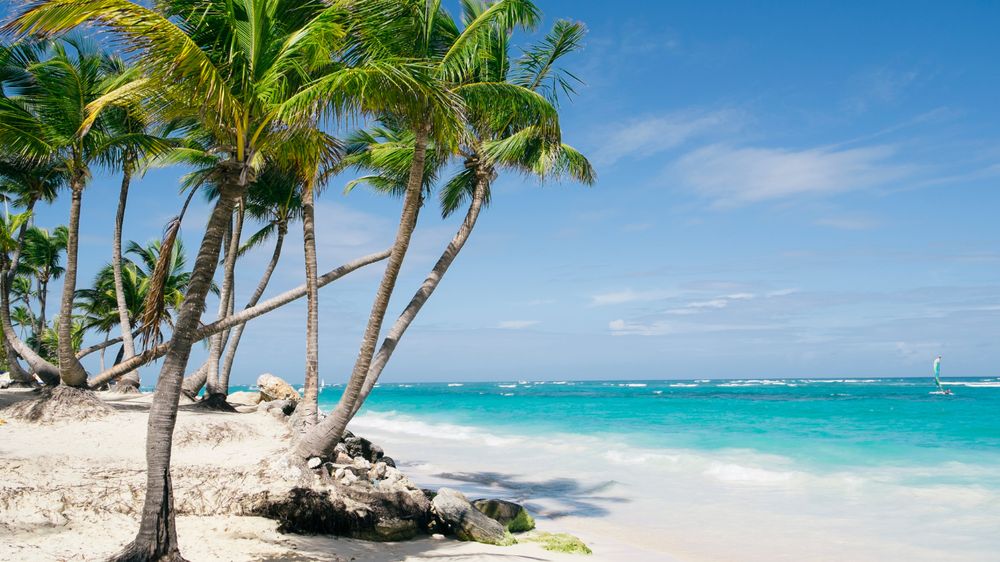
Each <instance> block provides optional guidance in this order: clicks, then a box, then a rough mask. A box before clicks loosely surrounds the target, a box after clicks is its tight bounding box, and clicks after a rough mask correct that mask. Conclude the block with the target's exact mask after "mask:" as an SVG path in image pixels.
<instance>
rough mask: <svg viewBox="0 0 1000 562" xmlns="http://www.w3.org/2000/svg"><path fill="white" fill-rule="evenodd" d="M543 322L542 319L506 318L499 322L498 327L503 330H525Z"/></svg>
mask: <svg viewBox="0 0 1000 562" xmlns="http://www.w3.org/2000/svg"><path fill="white" fill-rule="evenodd" d="M541 323H542V321H541V320H504V321H503V322H500V323H499V324H497V328H499V329H501V330H524V329H526V328H531V327H532V326H537V325H539V324H541Z"/></svg>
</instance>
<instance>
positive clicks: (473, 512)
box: [431, 488, 514, 546]
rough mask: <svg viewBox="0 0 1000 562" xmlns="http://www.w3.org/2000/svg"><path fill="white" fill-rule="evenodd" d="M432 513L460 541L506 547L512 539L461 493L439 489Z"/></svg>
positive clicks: (499, 525)
mask: <svg viewBox="0 0 1000 562" xmlns="http://www.w3.org/2000/svg"><path fill="white" fill-rule="evenodd" d="M431 505H433V506H434V512H435V513H436V514H437V516H438V517H439V518H441V520H442V521H443V522H445V523H447V524H448V526H449V527H450V528H451V530H452V531H453V532H454V533H455V536H457V537H458V538H459V539H460V540H463V541H476V542H481V543H486V544H495V545H500V546H508V545H511V544H514V540H513V537H511V536H510V534H509V533H508V532H507V530H506V529H504V527H503V525H501V524H500V523H497V522H496V521H494V520H492V519H490V518H489V517H487V516H486V515H484V514H483V512H481V511H479V510H478V509H476V508H475V507H473V506H472V504H471V503H469V500H467V499H466V498H465V496H464V495H463V494H462V492H459V491H457V490H452V489H451V488H441V489H440V490H438V492H437V495H435V496H434V500H433V501H432V502H431Z"/></svg>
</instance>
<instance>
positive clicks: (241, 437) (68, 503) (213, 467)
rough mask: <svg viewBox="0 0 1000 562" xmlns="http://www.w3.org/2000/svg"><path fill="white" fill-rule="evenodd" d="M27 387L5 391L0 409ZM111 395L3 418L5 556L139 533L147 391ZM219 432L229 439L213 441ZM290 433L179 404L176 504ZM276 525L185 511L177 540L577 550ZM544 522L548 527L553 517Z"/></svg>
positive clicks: (390, 556) (377, 551) (429, 552)
mask: <svg viewBox="0 0 1000 562" xmlns="http://www.w3.org/2000/svg"><path fill="white" fill-rule="evenodd" d="M29 395H30V394H29V393H28V391H12V390H7V391H3V392H2V393H0V407H6V406H8V405H10V404H12V403H15V402H17V401H19V400H22V399H24V398H26V397H28V396H29ZM105 398H106V399H108V400H109V403H111V404H112V405H113V406H114V408H115V410H116V412H115V413H114V414H113V415H111V416H109V417H107V418H104V419H101V420H94V421H86V422H65V423H56V424H49V425H37V424H27V423H23V422H19V421H15V420H7V421H6V423H5V424H3V425H0V472H2V473H3V474H5V477H4V479H3V481H2V482H0V536H2V539H0V560H3V561H10V562H15V561H17V562H22V561H40V562H41V561H53V560H60V561H61V560H102V559H104V558H106V557H107V556H109V555H110V554H113V553H114V552H116V551H117V550H119V549H120V548H121V547H122V546H123V545H124V544H126V543H127V542H128V541H129V540H131V538H132V537H133V536H134V534H135V530H136V528H137V525H138V516H137V510H138V509H140V508H141V503H142V494H143V486H144V482H145V477H144V476H145V475H144V470H145V458H144V451H145V446H144V442H145V434H146V410H147V408H148V405H149V402H150V400H151V396H150V395H141V396H129V397H116V396H113V395H108V396H105ZM3 417H4V416H3V415H2V414H0V418H3ZM220 430H221V431H220ZM216 432H218V434H220V435H225V437H224V438H221V439H213V438H212V437H211V436H210V435H211V434H213V433H216ZM289 437H290V436H289V433H288V429H287V425H286V424H284V423H282V422H280V421H278V420H276V419H274V418H273V417H272V416H270V415H268V414H265V413H256V412H253V413H243V414H224V413H210V412H201V411H196V410H192V409H191V408H190V407H185V406H182V407H181V411H180V415H179V417H178V423H177V429H176V432H175V436H174V465H173V475H174V490H175V495H176V497H177V503H178V509H179V511H180V512H181V513H182V514H183V513H184V512H185V511H187V510H189V509H193V508H196V507H197V506H198V504H199V503H201V504H203V505H204V504H212V503H213V502H223V501H226V500H227V498H220V497H213V496H212V490H213V489H215V490H217V488H214V487H213V485H212V482H213V480H218V479H226V478H232V477H233V474H238V473H240V472H239V471H240V470H241V469H248V468H252V467H254V466H255V465H257V464H258V463H259V462H260V461H261V460H262V459H265V458H267V457H271V456H276V455H280V454H281V452H282V451H283V449H284V447H286V445H287V443H288V439H289ZM230 487H231V486H230ZM276 528H277V523H276V522H275V521H272V520H268V519H264V518H261V517H246V516H211V517H204V516H189V515H180V516H179V517H178V534H179V537H180V538H179V540H180V545H181V549H182V552H183V553H184V555H185V556H186V557H187V558H188V559H189V560H191V561H192V562H199V561H204V562H209V561H234V562H235V561H262V560H269V561H291V560H296V561H306V560H316V561H347V560H371V561H393V560H439V559H454V560H469V561H476V560H509V561H522V560H523V561H529V560H530V561H563V560H578V559H581V557H580V556H575V555H569V554H562V553H555V552H549V551H546V550H544V549H542V548H541V547H540V546H539V545H537V544H531V543H526V544H517V545H514V546H510V547H497V546H490V545H484V544H479V543H472V542H461V541H458V540H454V539H449V538H443V537H440V536H436V537H424V538H420V539H417V540H413V541H406V542H399V543H374V542H366V541H360V540H351V539H343V538H337V537H320V536H301V535H293V534H281V533H279V532H277V530H276ZM540 529H541V530H551V529H549V526H548V525H546V524H541V525H540ZM560 530H562V527H560ZM595 538H596V537H595ZM584 540H587V539H584ZM591 547H592V548H594V549H595V551H596V552H597V554H596V555H595V556H593V557H589V558H588V559H595V560H617V559H621V558H620V556H621V555H623V554H626V553H629V552H630V550H629V547H628V546H627V545H624V544H618V543H608V544H605V543H602V542H600V541H597V542H594V543H591ZM648 559H654V558H648Z"/></svg>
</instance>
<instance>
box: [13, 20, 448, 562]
mask: <svg viewBox="0 0 1000 562" xmlns="http://www.w3.org/2000/svg"><path fill="white" fill-rule="evenodd" d="M366 4H367V3H366ZM353 7H354V5H353V4H350V5H347V6H346V7H345V5H343V4H340V3H336V4H333V5H327V4H326V3H324V2H321V1H319V0H307V1H301V0H299V1H292V0H209V1H204V2H197V3H194V2H188V1H185V0H164V1H163V2H157V3H156V4H155V8H153V9H150V8H146V7H144V6H141V5H139V4H134V3H131V2H128V1H126V0H46V1H42V2H38V3H35V4H33V5H32V6H31V8H30V9H29V10H28V11H26V12H25V13H23V14H21V15H20V16H19V17H17V18H16V19H15V20H14V21H13V23H12V24H11V26H10V27H11V28H13V29H15V30H17V31H18V32H21V33H48V34H54V33H61V32H64V31H66V30H68V29H71V28H74V27H76V26H77V25H79V24H81V23H83V22H87V21H93V22H96V23H99V24H103V25H105V26H107V27H110V28H111V29H112V30H113V31H115V32H117V33H118V34H119V35H120V36H122V37H124V38H125V40H127V41H128V44H129V48H130V50H132V51H133V52H135V53H136V60H137V64H138V65H139V66H140V67H141V70H142V73H143V76H144V77H143V78H142V79H139V80H138V81H137V82H135V83H133V84H131V85H127V86H123V87H122V88H119V90H118V91H117V92H115V93H113V94H109V96H107V98H106V99H105V100H104V101H106V102H107V103H111V102H112V101H114V99H122V98H127V97H129V96H137V95H140V94H138V93H137V92H138V91H140V90H143V92H142V93H141V95H142V96H144V97H145V96H147V95H148V92H149V91H150V90H153V91H159V96H160V98H161V99H163V100H164V107H165V108H167V109H169V111H171V112H174V113H187V114H189V115H191V116H193V118H194V119H196V120H197V122H198V125H199V126H200V127H201V128H203V129H205V130H206V131H208V132H209V133H210V134H211V136H212V139H213V143H212V144H213V148H215V149H216V150H217V152H218V153H220V154H224V155H226V159H225V160H224V161H223V162H221V163H220V166H218V169H217V170H216V172H215V178H216V180H217V183H218V185H219V186H220V196H219V198H218V201H217V202H216V204H215V207H214V209H213V210H212V213H211V215H210V217H209V220H208V224H207V226H206V229H205V234H204V237H203V239H202V244H201V248H200V249H199V252H198V256H197V259H196V261H195V264H194V269H193V271H192V275H191V281H190V284H189V286H188V291H187V294H186V296H185V298H184V301H183V303H182V304H181V307H180V312H179V314H178V315H177V320H176V322H175V325H174V329H173V331H172V335H171V340H170V345H169V352H168V353H167V355H166V358H165V360H164V363H163V366H162V368H161V370H160V377H159V379H158V381H157V385H156V393H155V396H154V400H153V404H152V406H151V407H150V413H149V425H148V431H147V484H146V498H145V503H144V506H143V510H142V522H141V524H140V528H139V533H138V534H137V536H136V538H135V540H134V541H133V542H132V543H130V544H129V545H128V546H127V547H126V548H125V550H124V551H123V552H122V553H121V554H119V555H118V556H117V557H116V559H118V560H181V559H182V558H181V556H180V553H179V549H178V546H177V536H176V527H175V524H174V511H173V508H172V505H173V500H172V487H171V481H170V473H169V467H170V452H171V436H172V434H173V429H174V425H175V423H176V417H177V403H178V399H179V397H180V390H181V382H182V377H183V374H184V369H185V367H186V365H187V362H188V358H189V356H190V351H191V345H192V344H193V342H194V338H195V334H196V332H197V330H198V324H199V319H200V316H201V311H202V310H203V308H204V304H205V298H206V295H207V293H208V290H209V287H210V285H211V281H212V277H213V276H214V274H215V270H216V266H217V264H218V260H219V251H220V248H221V245H222V239H223V235H224V233H225V231H226V224H227V222H228V221H229V219H230V217H231V216H232V210H233V208H234V206H235V204H236V202H237V201H238V200H240V199H242V198H243V196H244V195H245V192H246V189H247V187H248V186H249V185H251V184H252V183H253V181H254V178H255V176H256V174H257V173H258V172H259V171H260V170H261V169H262V168H263V167H264V164H265V163H266V162H267V161H268V160H269V159H270V158H271V157H272V156H274V155H275V154H277V153H278V152H279V149H280V147H281V145H282V143H283V141H284V140H285V139H287V138H288V136H289V134H290V133H291V132H294V131H295V130H296V129H297V128H299V127H300V126H302V125H303V124H308V125H309V126H311V125H312V124H313V123H314V121H315V118H316V111H315V109H316V107H317V105H322V107H323V108H324V109H326V110H328V111H330V112H331V113H332V114H333V115H335V116H337V115H340V114H344V113H346V112H352V113H354V112H357V111H364V112H384V111H388V110H389V109H390V108H391V107H393V106H395V105H399V104H401V103H406V102H407V101H408V100H410V99H412V98H413V97H416V94H420V97H426V96H427V95H428V93H429V92H431V91H432V88H431V87H429V85H428V82H427V80H426V79H425V78H426V77H425V76H424V74H425V73H424V72H423V71H424V68H423V67H421V66H420V65H413V64H407V63H403V62H400V61H398V60H397V59H395V58H393V59H391V60H387V59H386V58H385V57H381V58H378V57H374V56H367V57H365V58H364V59H363V60H359V61H348V62H349V64H343V65H341V64H334V65H333V66H332V68H331V67H330V62H331V61H333V60H334V59H333V55H334V52H333V51H334V50H335V49H336V48H338V47H339V43H340V42H341V40H342V39H343V37H344V33H343V29H344V27H343V25H342V23H343V21H344V18H345V12H347V11H349V10H350V9H352V8H353ZM383 35H384V34H383ZM379 52H383V53H384V52H386V51H385V50H381V49H380V50H379ZM317 67H319V68H320V69H322V70H324V71H328V74H327V77H326V78H325V79H324V82H323V91H322V96H310V98H309V99H308V100H306V102H307V103H305V104H295V107H292V108H286V107H283V106H285V105H286V104H287V103H288V102H289V101H290V100H292V99H294V97H295V95H296V94H297V93H298V92H300V91H302V88H303V87H304V86H305V84H307V83H308V82H309V81H310V80H311V79H312V74H313V72H314V71H315V70H316V69H317ZM166 85H168V87H169V89H166V90H164V89H163V86H166ZM320 98H321V99H322V104H317V103H316V102H318V101H319V99H320ZM304 105H308V106H311V107H312V108H313V110H307V109H305V108H304V107H303V106H304ZM294 109H299V110H300V111H294ZM155 281H156V280H155V279H154V282H155Z"/></svg>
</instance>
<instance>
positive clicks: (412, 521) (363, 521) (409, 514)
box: [249, 471, 431, 541]
mask: <svg viewBox="0 0 1000 562" xmlns="http://www.w3.org/2000/svg"><path fill="white" fill-rule="evenodd" d="M345 474H351V473H350V471H345ZM249 510H250V512H251V513H252V514H253V515H260V516H263V517H267V518H270V519H275V520H277V521H278V530H279V531H280V532H282V533H299V534H306V535H338V536H344V537H351V538H356V539H364V540H374V541H401V540H408V539H412V538H414V537H415V536H416V535H417V534H418V533H421V532H426V531H427V528H428V523H429V522H430V520H431V516H430V511H431V507H430V502H428V501H427V500H426V499H425V498H424V497H423V494H420V493H411V492H385V491H381V490H378V489H375V488H371V487H364V488H362V487H358V486H352V487H337V488H336V489H335V490H322V491H320V490H314V489H310V488H294V489H292V490H290V491H289V492H286V493H281V494H279V495H277V496H273V495H272V494H271V493H268V492H264V493H263V494H261V495H260V496H258V497H257V498H256V499H255V501H254V502H253V505H252V506H251V507H250V509H249Z"/></svg>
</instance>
